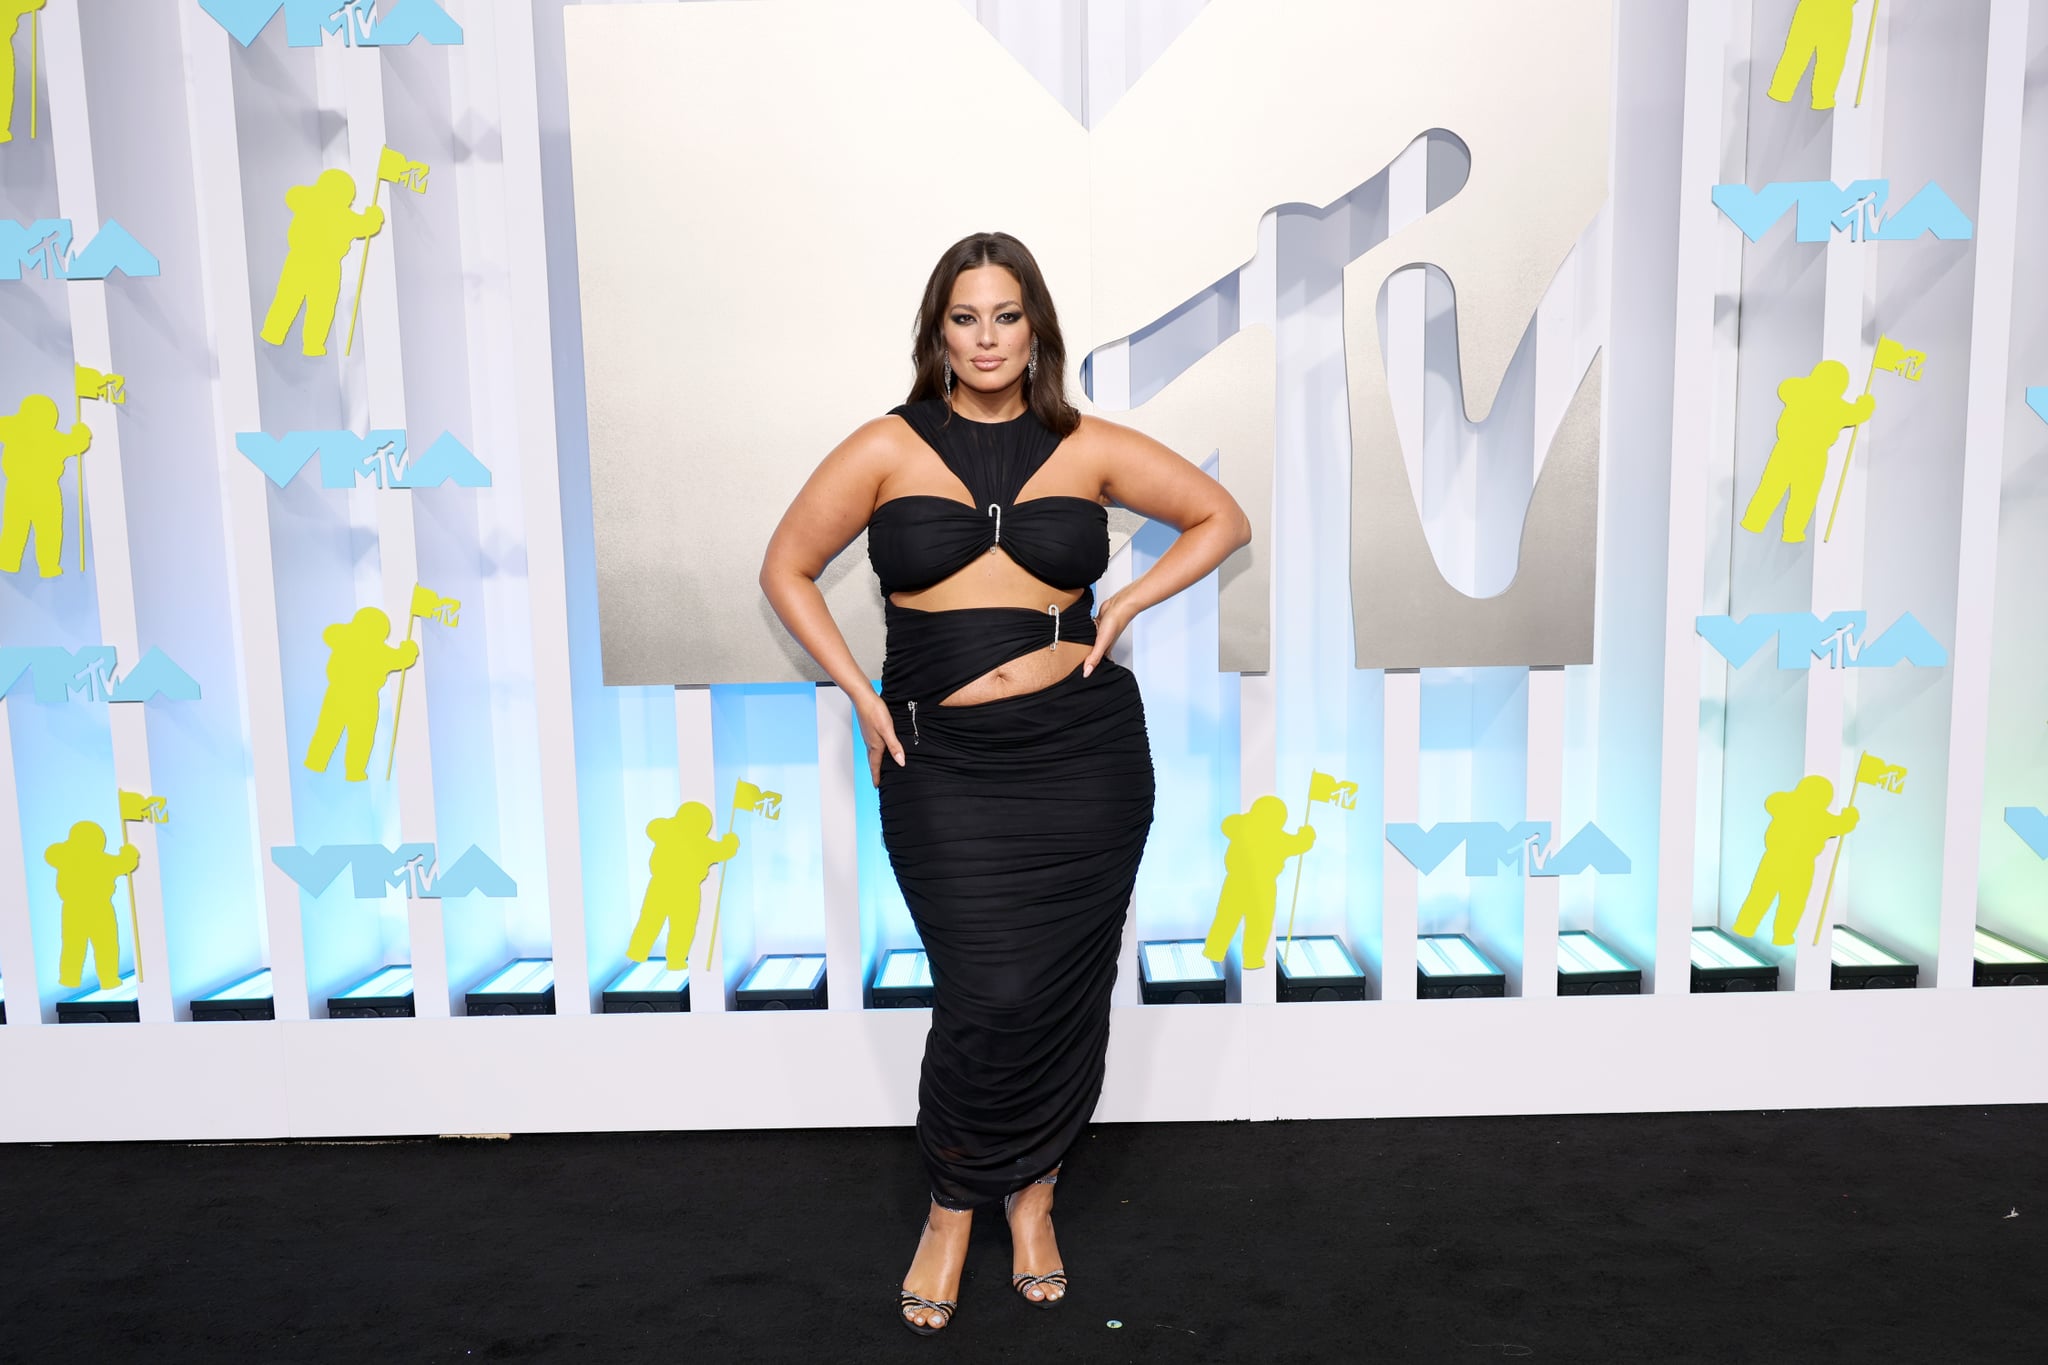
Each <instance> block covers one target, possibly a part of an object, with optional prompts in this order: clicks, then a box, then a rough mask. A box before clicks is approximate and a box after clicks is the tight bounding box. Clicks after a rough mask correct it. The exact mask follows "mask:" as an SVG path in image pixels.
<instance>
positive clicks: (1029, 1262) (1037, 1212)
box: [1008, 1171, 1067, 1303]
mask: <svg viewBox="0 0 2048 1365" xmlns="http://www.w3.org/2000/svg"><path fill="white" fill-rule="evenodd" d="M1054 1174H1055V1175H1057V1174H1058V1172H1057V1171H1055V1172H1054ZM1052 1191H1053V1186H1052V1183H1051V1182H1050V1181H1040V1182H1038V1183H1037V1184H1032V1185H1026V1186H1025V1187H1024V1188H1023V1189H1021V1190H1018V1191H1017V1192H1016V1194H1015V1195H1014V1196H1012V1198H1011V1199H1010V1207H1009V1210H1008V1212H1009V1216H1010V1243H1011V1247H1012V1252H1011V1259H1010V1272H1011V1275H1012V1276H1013V1277H1014V1276H1018V1275H1026V1276H1036V1275H1049V1274H1051V1273H1052V1272H1053V1271H1056V1270H1058V1269H1060V1249H1059V1244H1058V1243H1057V1242H1055V1241H1054V1240H1053V1235H1052ZM1019 1292H1020V1293H1022V1294H1023V1295H1024V1297H1025V1298H1027V1299H1030V1300H1031V1301H1032V1302H1033V1303H1052V1302H1054V1301H1055V1300H1057V1299H1059V1298H1060V1297H1061V1296H1062V1295H1064V1294H1065V1293H1066V1292H1067V1287H1066V1285H1065V1284H1064V1283H1062V1282H1061V1281H1058V1280H1050V1281H1045V1282H1042V1283H1038V1284H1026V1285H1024V1286H1023V1287H1022V1288H1021V1289H1020V1290H1019Z"/></svg>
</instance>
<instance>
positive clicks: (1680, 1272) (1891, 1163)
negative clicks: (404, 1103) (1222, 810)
mask: <svg viewBox="0 0 2048 1365" xmlns="http://www.w3.org/2000/svg"><path fill="white" fill-rule="evenodd" d="M1058 1198H1059V1204H1058V1213H1057V1214H1056V1225H1057V1228H1058V1231H1059V1235H1060V1242H1061V1251H1062V1254H1063V1255H1064V1257H1065V1260H1066V1264H1067V1268H1068V1273H1069V1274H1070V1276H1071V1277H1072V1281H1073V1285H1072V1290H1071V1293H1070V1295H1069V1297H1068V1299H1067V1301H1066V1302H1065V1303H1064V1304H1062V1305H1061V1306H1060V1307H1058V1308H1056V1309H1052V1310H1050V1311H1047V1310H1040V1309H1033V1308H1030V1307H1027V1306H1026V1305H1025V1304H1023V1303H1022V1302H1021V1301H1019V1300H1018V1299H1016V1298H1015V1296H1014V1295H1012V1294H1011V1292H1010V1291H1009V1288H1008V1284H1007V1278H1006V1277H1007V1275H1008V1271H1009V1264H1010V1258H1009V1243H1008V1239H1007V1235H1006V1234H1005V1232H1004V1230H1003V1227H1002V1223H1001V1220H1000V1217H999V1216H985V1217H983V1218H982V1219H980V1221H979V1223H978V1224H977V1227H976V1229H975V1245H974V1249H973V1251H972V1253H971V1254H970V1256H969V1259H968V1273H967V1280H966V1283H965V1284H964V1285H963V1286H962V1293H961V1304H960V1312H959V1315H958V1317H957V1318H956V1320H955V1322H954V1324H953V1326H951V1327H950V1328H948V1329H946V1330H945V1331H944V1332H943V1333H941V1334H940V1335H939V1336H936V1337H933V1338H931V1339H929V1340H926V1339H920V1338H916V1337H913V1336H912V1335H911V1334H909V1333H908V1332H905V1331H904V1330H903V1329H902V1328H901V1327H899V1326H897V1325H896V1323H895V1321H894V1315H895V1312H896V1308H895V1290H896V1286H897V1285H898V1284H899V1283H900V1282H901V1278H902V1274H903V1271H904V1268H905V1267H906V1266H907V1265H908V1264H909V1261H910V1255H911V1252H912V1250H913V1248H914V1247H915V1245H916V1239H917V1228H918V1220H919V1218H920V1217H921V1215H922V1212H923V1186H922V1184H921V1182H920V1179H919V1171H918V1168H917V1164H916V1157H915V1153H914V1151H913V1149H912V1145H911V1139H910V1134H909V1131H908V1130H907V1129H879V1130H878V1129H846V1130H830V1131H816V1130H812V1131H798V1132H789V1131H766V1132H744V1133H688V1132H686V1133H658V1134H602V1135H575V1134H563V1135H547V1136H519V1137H514V1138H512V1139H510V1140H508V1141H489V1140H479V1139H432V1138H429V1139H420V1140H399V1141H390V1142H381V1143H379V1142H364V1143H342V1144H319V1143H313V1142H303V1141H300V1142H282V1143H267V1144H258V1143H237V1144H229V1145H216V1146H195V1145H187V1144H179V1143H88V1144H76V1145H66V1146H55V1147H44V1146H30V1145H15V1146H5V1147H0V1211H4V1218H5V1223H4V1232H0V1239H4V1240H0V1247H4V1254H0V1360H6V1361H16V1360H21V1361H31V1360H34V1361H40V1360H58V1359H62V1360H70V1361H91V1362H116V1363H125V1362H149V1363H150V1365H172V1362H183V1361H204V1362H208V1365H223V1363H224V1362H273V1361H287V1362H290V1361H337V1362H348V1363H349V1365H377V1363H378V1362H381V1361H404V1362H437V1363H438V1362H459V1361H497V1360H527V1361H554V1360H566V1361H604V1362H611V1361H643V1360H644V1361H660V1362H677V1363H682V1362H698V1361H705V1362H721V1363H722V1362H729V1361H756V1360H760V1361H832V1362H838V1361H859V1362H870V1361H895V1360H924V1361H935V1360H941V1359H943V1360H947V1361H981V1360H991V1361H993V1360H1002V1361H1154V1360H1156V1361H1247V1362H1256V1363H1257V1365H1284V1363H1286V1362H1295V1361H1344V1362H1349V1361H1361V1360H1372V1361H1403V1362H1405V1361H1419V1362H1438V1361H1444V1362H1461V1361H1486V1360H1500V1359H1537V1360H1552V1361H1571V1362H1582V1361H1584V1362H1591V1361H1629V1362H1635V1361H1714V1362H1722V1361H1729V1362H1735V1361H1760V1362H1799V1363H1801V1365H1804V1363H1805V1362H1813V1361H1833V1360H1842V1361H1858V1362H1879V1361H1910V1362H1916V1363H1918V1362H1980V1361H2029V1362H2037V1361H2041V1360H2043V1359H2048V1107H2026V1108H1999V1109H1989V1110H1986V1109H1981V1108H1971V1109H1909V1110H1850V1111H1840V1110H1837V1111H1823V1112H1812V1111H1793V1112H1771V1113H1762V1114H1758V1113H1737V1114H1681V1115H1626V1116H1610V1117H1581V1118H1492V1119H1430V1120H1379V1121H1369V1120H1361V1121H1345V1122H1317V1123H1229V1124H1162V1125H1121V1124H1103V1125H1097V1126H1096V1127H1094V1128H1093V1129H1091V1130H1090V1132H1089V1135H1088V1136H1086V1137H1084V1138H1083V1140H1082V1144H1081V1147H1080V1149H1079V1150H1078V1151H1077V1152H1076V1153H1075V1154H1074V1155H1073V1157H1072V1158H1071V1159H1070V1162H1069V1165H1068V1168H1067V1171H1066V1173H1065V1174H1064V1175H1063V1178H1062V1179H1061V1181H1060V1185H1059V1190H1058ZM1112 1321H1115V1322H1117V1323H1120V1324H1121V1326H1116V1327H1112V1326H1111V1325H1110V1323H1111V1322H1112Z"/></svg>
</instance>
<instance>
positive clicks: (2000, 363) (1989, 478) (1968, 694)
mask: <svg viewBox="0 0 2048 1365" xmlns="http://www.w3.org/2000/svg"><path fill="white" fill-rule="evenodd" d="M2026 74H2027V5H2026V0H1992V5H1991V42H1990V56H1989V58H1988V60H1987V62H1986V70H1985V73H1984V161H1983V175H1982V179H1981V180H1980V182H1979V184H1980V189H1979V191H1978V194H1979V198H1978V207H1977V277H1976V292H1975V296H1974V298H1973V300H1972V305H1971V315H1970V389H1969V417H1968V422H1967V426H1966V429H1965V431H1964V434H1963V499H1962V507H1963V536H1962V553H1961V557H1960V560H1959V562H1958V563H1957V566H1956V639H1955V645H1954V647H1953V649H1951V651H1950V653H1949V659H1950V667H1951V668H1952V670H1953V672H1952V674H1951V677H1952V680H1953V683H1952V686H1953V691H1952V693H1951V701H1950V707H1949V755H1948V794H1947V805H1946V809H1945V812H1944V818H1943V825H1942V867H1941V940H1940V951H1939V953H1938V954H1937V956H1936V961H1935V979H1934V984H1935V985H1936V986H1937V987H1938V988H1940V989H1944V990H1947V989H1952V988H1956V987H1968V986H1969V985H1970V983H1971V976H1972V971H1971V958H1972V952H1971V945H1972V940H1973V934H1974V931H1975V928H1976V924H1977V860H1978V858H1979V856H1980V854H1981V851H1982V845H1981V842H1980V841H1981V837H1982V836H1981V830H1980V822H1981V821H1982V820H1983V818H1984V767H1985V763H1984V751H1985V746H1986V744H1987V743H1989V738H1990V737H1989V733H1988V729H1987V725H1986V717H1987V716H1988V714H1989V711H1990V705H1991V658H1992V632H1993V629H1994V624H1995V623H1994V622H1993V620H1992V606H1993V603H1994V601H1995V598H1996V596H1997V593H1996V589H1997V578H1998V531H1999V524H1998V523H1999V518H1998V502H1999V481H2000V477H2001V473H2002V470H2003V466H2004V460H2005V416H2006V412H2007V410H2008V408H2009V405H2010V401H2011V400H2010V395H2009V392H2008V386H2009V385H2010V384H2011V382H2012V377H2011V374H2010V372H2009V362H2010V360H2011V355H2010V352H2009V351H2008V350H2007V347H2008V346H2009V345H2010V344H2011V338H2012V289H2013V254H2014V250H2015V246H2016V239H2017V230H2018V224H2017V222H2016V219H2017V217H2018V213H2019V184H2020V173H2021V165H2020V128H2021V124H2020V112H2021V107H2022V102H2023V100H2024V97H2025V93H2026ZM2031 173H2032V174H2039V173H2040V171H2039V168H2038V167H2034V168H2032V169H2031Z"/></svg>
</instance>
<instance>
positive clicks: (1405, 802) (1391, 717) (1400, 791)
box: [1368, 670, 1422, 1000]
mask: <svg viewBox="0 0 2048 1365" xmlns="http://www.w3.org/2000/svg"><path fill="white" fill-rule="evenodd" d="M1384 729H1385V736H1386V737H1385V740H1384V745H1385V748H1384V750H1383V752H1384V753H1385V754H1386V762H1385V764H1384V766H1383V767H1382V768H1381V769H1380V774H1381V783H1382V795H1381V800H1382V801H1383V802H1384V803H1385V804H1384V809H1385V812H1386V822H1387V823H1388V824H1390V825H1397V824H1401V823H1404V822H1408V821H1414V820H1417V819H1419V818H1420V815H1421V807H1422V675H1421V674H1420V673H1417V672H1414V671H1413V670H1409V671H1404V672H1393V671H1391V670H1390V671H1389V672H1388V673H1387V690H1386V720H1385V726H1384ZM1368 837H1370V836H1369V835H1368ZM1417 892H1418V876H1417V873H1416V871H1415V866H1414V864H1412V863H1410V862H1409V861H1408V860H1407V859H1406V858H1403V857H1401V856H1400V855H1398V854H1396V853H1393V852H1391V851H1383V863H1382V872H1381V893H1380V895H1381V900H1380V952H1381V958H1380V962H1381V973H1380V975H1381V980H1380V999H1382V1000H1413V999H1414V998H1415V932H1416V929H1415V924H1416V897H1417Z"/></svg>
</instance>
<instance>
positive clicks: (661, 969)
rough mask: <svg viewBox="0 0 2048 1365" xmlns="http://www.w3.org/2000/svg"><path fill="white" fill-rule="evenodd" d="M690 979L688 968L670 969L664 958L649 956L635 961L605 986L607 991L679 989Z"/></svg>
mask: <svg viewBox="0 0 2048 1365" xmlns="http://www.w3.org/2000/svg"><path fill="white" fill-rule="evenodd" d="M689 979H690V969H689V968H688V967H685V968H683V969H682V970H680V971H674V972H672V971H670V970H669V969H668V962H667V960H666V959H664V958H659V957H650V958H648V959H647V960H646V961H645V962H635V963H633V964H632V965H631V966H629V967H627V968H626V970H624V971H623V972H620V973H619V974H618V975H617V976H616V977H614V978H613V979H612V984H611V985H609V986H606V987H605V989H606V990H608V991H679V990H681V989H682V988H683V983H684V982H686V981H688V980H689Z"/></svg>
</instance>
